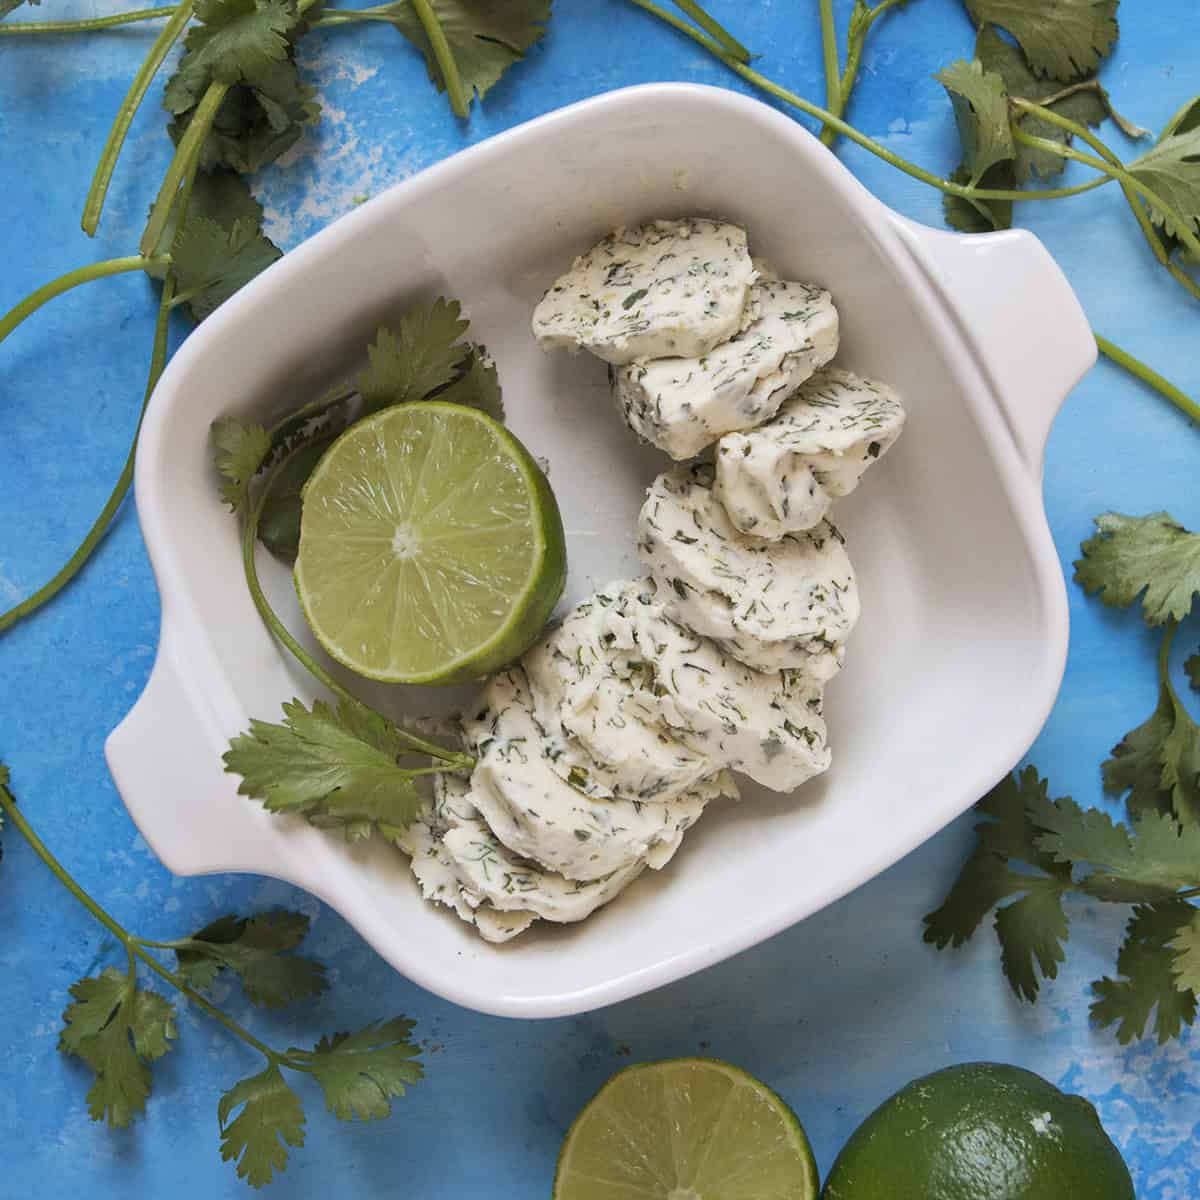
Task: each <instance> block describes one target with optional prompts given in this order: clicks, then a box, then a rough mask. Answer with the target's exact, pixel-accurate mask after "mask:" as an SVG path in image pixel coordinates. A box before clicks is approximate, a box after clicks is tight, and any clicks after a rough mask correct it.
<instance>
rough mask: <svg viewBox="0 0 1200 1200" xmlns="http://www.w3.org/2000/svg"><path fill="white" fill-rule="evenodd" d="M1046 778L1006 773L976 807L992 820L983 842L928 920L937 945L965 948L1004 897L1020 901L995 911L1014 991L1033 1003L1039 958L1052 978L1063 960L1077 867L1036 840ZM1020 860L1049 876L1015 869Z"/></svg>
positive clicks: (979, 835)
mask: <svg viewBox="0 0 1200 1200" xmlns="http://www.w3.org/2000/svg"><path fill="white" fill-rule="evenodd" d="M1047 786H1048V785H1047V783H1046V781H1045V780H1043V779H1040V778H1039V776H1038V773H1037V771H1036V769H1035V768H1033V767H1027V768H1026V769H1025V770H1024V771H1022V772H1021V774H1020V775H1019V776H1014V775H1009V776H1006V777H1005V778H1004V779H1003V780H1002V781H1001V782H1000V783H999V784H997V785H996V787H994V788H993V789H992V791H991V792H989V793H988V794H987V795H986V796H985V797H984V798H983V799H982V800H981V801H980V802H979V803H978V804H977V805H976V811H977V812H979V813H980V814H981V815H983V816H985V817H987V818H988V820H986V821H983V822H981V823H980V824H979V825H977V826H976V827H975V829H976V839H977V840H976V846H975V850H974V852H973V853H972V855H971V857H970V858H969V859H968V860H967V862H966V863H965V864H964V866H963V869H962V871H961V872H960V874H959V876H958V879H957V880H955V882H954V885H953V886H952V887H951V889H950V892H949V893H948V894H947V896H946V899H945V900H944V901H943V902H942V906H941V907H940V908H939V909H937V910H936V911H935V912H932V913H930V914H929V915H928V916H926V917H925V934H924V937H925V940H926V941H927V942H932V943H933V944H934V945H935V946H937V947H938V949H942V948H944V947H945V946H946V945H948V944H952V945H954V946H959V945H961V944H962V943H963V942H965V941H966V940H967V939H968V938H970V937H971V936H972V934H974V932H975V930H976V929H978V928H979V926H980V924H981V923H982V921H983V918H984V917H985V916H986V915H987V913H988V912H989V911H990V910H991V909H992V908H993V907H995V906H996V905H997V904H998V903H999V902H1000V901H1001V900H1004V899H1006V898H1007V897H1009V896H1013V895H1018V894H1020V896H1021V898H1020V899H1018V900H1015V901H1014V902H1013V903H1012V904H1009V905H1006V906H1005V907H1004V908H1001V909H999V910H998V911H997V913H996V919H995V929H996V935H997V937H998V938H999V939H1000V946H1001V965H1002V967H1003V969H1004V973H1005V976H1006V977H1007V978H1008V980H1009V983H1010V984H1011V985H1012V987H1013V990H1014V991H1015V992H1016V993H1017V994H1018V995H1019V996H1023V997H1024V998H1026V999H1028V1000H1034V999H1036V997H1037V993H1038V987H1039V983H1038V979H1037V974H1036V972H1035V963H1036V965H1037V967H1038V968H1039V969H1040V970H1041V972H1042V974H1043V975H1045V976H1046V977H1047V978H1049V979H1053V978H1054V977H1055V976H1056V975H1057V973H1058V964H1059V963H1060V962H1062V961H1063V958H1064V956H1065V955H1064V951H1063V948H1062V943H1063V942H1064V941H1066V938H1067V932H1068V927H1067V918H1066V913H1065V911H1064V910H1063V907H1062V895H1063V892H1064V891H1065V890H1066V889H1067V888H1068V887H1069V886H1070V883H1071V864H1070V863H1066V864H1062V863H1059V862H1058V861H1056V860H1055V858H1054V857H1053V855H1052V854H1050V853H1049V852H1047V851H1043V850H1042V849H1040V848H1039V847H1038V845H1037V842H1036V838H1037V832H1038V831H1037V829H1036V827H1035V826H1034V824H1033V822H1032V820H1031V816H1030V808H1031V806H1032V805H1033V804H1035V803H1038V802H1042V803H1045V802H1046V791H1047ZM1010 859H1013V860H1016V861H1018V862H1021V863H1026V864H1028V865H1029V866H1031V867H1036V868H1038V869H1039V870H1041V871H1042V872H1044V874H1040V875H1035V874H1030V873H1026V872H1016V871H1013V870H1011V869H1010V868H1009V860H1010Z"/></svg>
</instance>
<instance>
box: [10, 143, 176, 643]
mask: <svg viewBox="0 0 1200 1200" xmlns="http://www.w3.org/2000/svg"><path fill="white" fill-rule="evenodd" d="M196 168H197V163H196V162H195V161H193V163H192V165H191V168H190V169H189V171H188V172H187V174H186V175H185V176H184V179H183V186H182V187H181V188H180V190H179V208H180V212H181V214H186V213H187V208H188V202H189V201H190V199H191V195H192V184H193V183H195V180H196ZM174 295H175V277H174V275H172V274H171V272H170V270H169V269H168V271H167V275H166V278H165V279H164V280H163V289H162V295H161V296H160V297H159V303H158V319H157V320H156V322H155V325H154V342H153V349H152V350H151V352H150V369H149V371H148V372H147V376H146V390H145V392H144V393H143V394H142V407H141V409H140V410H139V411H138V419H137V426H136V427H135V429H134V431H133V438H132V440H131V441H130V443H129V453H128V454H127V455H126V456H125V465H124V467H122V468H121V474H120V476H119V477H118V478H117V482H116V484H115V485H114V486H113V489H112V491H111V492H110V493H109V496H108V500H107V501H105V504H104V507H103V508H102V509H101V510H100V515H99V516H98V517H97V518H96V519H95V521H93V522H92V527H91V529H89V530H88V533H87V536H86V537H85V538H84V539H83V541H82V542H80V544H79V546H78V547H77V548H76V550H75V553H74V554H72V555H71V557H70V558H69V559H68V560H67V562H66V564H65V565H64V566H63V567H62V568H61V569H60V570H59V571H58V572H57V573H56V574H55V576H54V578H53V579H51V580H50V581H49V583H46V584H44V585H43V586H42V587H40V588H39V589H38V590H37V591H36V592H34V594H33V595H32V596H29V597H28V598H27V599H25V600H23V601H22V602H21V603H20V604H18V605H16V606H14V607H13V608H11V609H9V611H8V612H6V613H0V633H3V632H4V631H5V630H7V629H10V628H11V627H12V626H13V625H15V624H16V623H17V622H18V621H22V620H24V619H25V618H26V617H28V616H29V615H30V614H32V613H34V612H36V611H37V610H38V609H39V608H41V607H42V606H43V605H44V604H46V603H48V602H49V601H50V600H52V599H53V598H54V597H55V596H57V595H58V593H59V592H61V591H62V589H63V588H64V587H66V586H67V584H68V583H70V582H71V580H72V579H74V578H75V576H76V575H78V574H79V572H80V571H81V570H83V567H84V565H85V564H86V563H87V561H88V559H90V558H91V556H92V553H93V552H94V551H95V549H96V547H97V546H98V545H99V544H100V541H101V539H102V538H103V537H104V534H105V532H106V531H107V530H108V527H109V525H110V524H111V523H112V520H113V518H114V517H115V516H116V514H117V510H118V509H119V508H120V507H121V504H122V502H123V501H124V499H125V496H126V495H127V494H128V492H129V487H130V485H131V484H132V483H133V468H134V463H135V461H136V458H137V444H138V435H139V434H140V433H141V431H142V421H143V420H144V419H145V417H146V406H147V405H148V404H149V403H150V397H151V395H152V394H153V392H154V389H155V387H156V386H157V385H158V380H159V377H160V376H161V375H162V373H163V369H164V368H165V367H166V365H167V349H168V346H167V336H168V334H169V333H170V321H171V310H172V309H173V308H174Z"/></svg>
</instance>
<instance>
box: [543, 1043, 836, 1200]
mask: <svg viewBox="0 0 1200 1200" xmlns="http://www.w3.org/2000/svg"><path fill="white" fill-rule="evenodd" d="M817 1187H818V1185H817V1168H816V1163H815V1162H814V1161H813V1155H812V1150H811V1148H810V1147H809V1144H808V1138H807V1137H806V1136H805V1134H804V1130H803V1128H801V1125H800V1122H799V1121H798V1120H797V1119H796V1116H795V1114H794V1113H793V1112H792V1111H791V1109H789V1108H788V1106H787V1105H786V1104H785V1103H784V1102H783V1101H782V1100H781V1099H780V1098H779V1097H778V1096H777V1095H776V1094H775V1093H774V1092H773V1091H771V1089H770V1088H768V1087H766V1086H765V1085H764V1084H761V1083H759V1081H758V1080H757V1079H755V1078H754V1077H753V1076H751V1075H747V1074H746V1072H745V1071H741V1070H739V1069H738V1068H737V1067H732V1066H730V1065H729V1064H728V1063H723V1062H717V1061H716V1060H714V1059H706V1058H680V1059H672V1060H668V1061H666V1062H659V1063H650V1064H649V1065H647V1066H639V1067H629V1068H627V1069H626V1070H624V1071H622V1072H621V1073H620V1074H618V1075H616V1076H614V1077H613V1078H612V1079H610V1080H609V1082H608V1083H606V1084H605V1085H604V1087H603V1088H601V1090H600V1091H599V1093H597V1095H596V1096H595V1098H594V1099H593V1100H592V1101H591V1102H590V1103H589V1104H588V1105H587V1107H586V1108H585V1109H584V1110H583V1112H581V1113H580V1114H579V1116H578V1117H577V1118H576V1120H575V1124H574V1125H572V1126H571V1129H570V1131H569V1132H568V1134H567V1137H566V1141H564V1142H563V1147H562V1152H561V1153H560V1155H559V1160H558V1172H557V1174H556V1175H555V1178H554V1200H816V1196H817Z"/></svg>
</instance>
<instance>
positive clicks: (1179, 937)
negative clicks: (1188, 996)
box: [1171, 908, 1200, 993]
mask: <svg viewBox="0 0 1200 1200" xmlns="http://www.w3.org/2000/svg"><path fill="white" fill-rule="evenodd" d="M1171 949H1172V950H1173V951H1174V952H1175V978H1176V979H1177V980H1178V982H1179V986H1180V987H1181V988H1187V990H1188V991H1190V992H1193V993H1200V910H1197V909H1194V908H1193V909H1192V915H1191V916H1190V917H1189V918H1188V920H1187V923H1186V924H1185V925H1181V926H1180V927H1179V931H1178V932H1177V933H1176V935H1175V937H1174V938H1173V939H1172V941H1171Z"/></svg>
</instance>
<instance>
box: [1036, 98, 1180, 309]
mask: <svg viewBox="0 0 1200 1200" xmlns="http://www.w3.org/2000/svg"><path fill="white" fill-rule="evenodd" d="M1076 86H1082V85H1076ZM1064 90H1066V89H1064ZM1100 90H1101V91H1102V92H1103V91H1104V89H1103V88H1101V89H1100ZM1105 95H1107V93H1105ZM1050 99H1051V100H1053V99H1055V97H1050ZM1046 103H1047V101H1045V100H1044V101H1042V102H1041V104H1033V103H1032V102H1031V101H1028V100H1022V99H1015V98H1014V100H1013V104H1014V105H1015V106H1017V107H1020V108H1023V109H1026V110H1028V111H1031V112H1032V111H1033V110H1035V109H1036V110H1038V111H1037V113H1036V115H1037V116H1038V117H1040V118H1042V119H1043V120H1046V121H1048V122H1049V123H1050V124H1052V125H1057V126H1058V127H1059V128H1060V129H1064V130H1066V131H1067V132H1068V133H1070V134H1073V135H1074V136H1075V137H1078V138H1081V139H1082V140H1083V141H1084V142H1086V143H1087V144H1088V145H1089V146H1091V147H1092V149H1093V150H1095V151H1096V153H1097V154H1099V155H1100V157H1101V158H1103V159H1104V161H1105V162H1107V163H1108V164H1109V165H1110V166H1113V167H1118V168H1120V167H1123V166H1124V163H1122V162H1121V160H1120V159H1119V158H1118V157H1117V156H1116V155H1115V154H1114V153H1113V152H1112V150H1110V149H1109V148H1108V147H1107V146H1106V145H1105V144H1104V143H1103V142H1102V141H1101V140H1100V139H1099V138H1098V137H1096V135H1095V134H1093V133H1092V131H1091V130H1090V129H1088V128H1087V126H1086V125H1081V124H1079V123H1077V122H1075V121H1071V120H1069V119H1068V118H1066V117H1063V116H1060V115H1059V114H1058V113H1055V112H1050V111H1049V110H1045V109H1044V105H1045V104H1046ZM1109 111H1110V112H1111V111H1112V109H1111V106H1110V109H1109ZM1122 128H1124V126H1122ZM1168 128H1170V126H1168ZM1121 191H1122V193H1123V194H1124V196H1125V200H1126V203H1127V204H1128V205H1129V208H1130V211H1131V212H1132V213H1133V215H1134V217H1135V218H1136V220H1137V223H1138V227H1139V228H1140V229H1141V231H1142V236H1143V237H1144V238H1145V240H1146V245H1148V246H1149V247H1150V252H1151V253H1152V254H1153V255H1154V257H1155V258H1156V259H1157V260H1158V262H1159V264H1160V265H1161V266H1163V267H1165V268H1166V270H1167V272H1168V273H1169V274H1170V275H1171V277H1172V278H1173V279H1174V280H1175V281H1176V282H1177V283H1179V284H1180V285H1181V286H1182V287H1183V288H1184V289H1185V290H1186V291H1188V292H1190V293H1191V294H1192V295H1193V296H1194V297H1195V298H1196V299H1197V300H1200V284H1197V283H1196V281H1195V280H1194V279H1192V277H1191V276H1190V275H1189V274H1188V273H1187V272H1186V271H1185V270H1183V268H1182V267H1180V266H1179V265H1178V264H1177V263H1174V262H1172V261H1171V256H1170V255H1169V254H1168V253H1167V250H1166V247H1165V246H1164V245H1163V242H1162V238H1160V237H1159V236H1158V233H1157V231H1156V230H1155V228H1154V224H1153V222H1152V221H1151V220H1150V215H1149V214H1148V213H1147V212H1146V207H1145V205H1144V204H1143V203H1142V200H1141V197H1140V196H1139V195H1138V194H1137V193H1136V192H1135V191H1134V190H1133V188H1131V187H1130V186H1129V185H1128V184H1126V183H1124V182H1122V183H1121Z"/></svg>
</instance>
